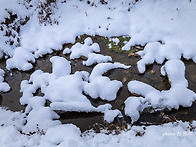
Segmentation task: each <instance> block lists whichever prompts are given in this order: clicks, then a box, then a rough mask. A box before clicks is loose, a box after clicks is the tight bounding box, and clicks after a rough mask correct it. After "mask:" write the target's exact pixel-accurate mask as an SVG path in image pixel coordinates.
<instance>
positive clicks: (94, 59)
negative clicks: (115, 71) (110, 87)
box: [83, 53, 112, 66]
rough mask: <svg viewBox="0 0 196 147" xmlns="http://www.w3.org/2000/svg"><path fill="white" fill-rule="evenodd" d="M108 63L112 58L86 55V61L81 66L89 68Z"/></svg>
mask: <svg viewBox="0 0 196 147" xmlns="http://www.w3.org/2000/svg"><path fill="white" fill-rule="evenodd" d="M109 61H112V57H110V56H104V55H101V54H95V53H91V54H89V55H88V59H87V60H86V61H83V65H86V66H91V65H93V64H96V63H107V62H109Z"/></svg>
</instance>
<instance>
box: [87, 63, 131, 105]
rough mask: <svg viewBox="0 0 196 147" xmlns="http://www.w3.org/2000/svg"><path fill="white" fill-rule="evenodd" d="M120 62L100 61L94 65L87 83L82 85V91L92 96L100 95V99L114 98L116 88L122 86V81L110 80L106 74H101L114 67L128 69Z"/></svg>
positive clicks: (110, 99) (108, 99) (109, 99)
mask: <svg viewBox="0 0 196 147" xmlns="http://www.w3.org/2000/svg"><path fill="white" fill-rule="evenodd" d="M130 67H131V66H126V65H124V64H121V63H117V62H116V63H100V64H98V65H96V66H95V67H94V69H93V71H92V72H91V74H90V76H89V83H88V82H86V83H85V85H84V92H85V93H86V94H88V95H90V96H91V97H92V98H98V97H100V98H101V99H102V100H107V101H112V100H114V99H115V98H116V95H117V92H118V90H119V89H120V88H121V87H122V82H120V81H117V80H110V79H109V78H108V77H106V76H102V74H104V73H105V72H107V71H108V70H111V69H115V68H124V69H128V68H130Z"/></svg>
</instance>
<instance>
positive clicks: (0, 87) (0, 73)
mask: <svg viewBox="0 0 196 147" xmlns="http://www.w3.org/2000/svg"><path fill="white" fill-rule="evenodd" d="M4 75H5V72H4V70H3V69H1V68H0V92H7V91H9V90H10V86H9V85H8V84H7V83H6V82H4Z"/></svg>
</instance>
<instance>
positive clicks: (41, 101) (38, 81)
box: [20, 40, 130, 132]
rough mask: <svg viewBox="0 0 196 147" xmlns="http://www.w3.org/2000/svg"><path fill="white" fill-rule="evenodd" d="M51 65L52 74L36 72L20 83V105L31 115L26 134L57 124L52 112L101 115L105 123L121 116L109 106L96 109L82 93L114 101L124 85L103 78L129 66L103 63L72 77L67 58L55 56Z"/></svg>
mask: <svg viewBox="0 0 196 147" xmlns="http://www.w3.org/2000/svg"><path fill="white" fill-rule="evenodd" d="M88 41H89V40H88ZM50 61H51V63H52V73H44V72H43V71H41V70H36V71H35V72H34V73H33V74H32V75H31V77H30V79H29V81H27V80H24V81H22V82H21V90H20V91H21V92H22V93H23V95H22V97H21V99H20V102H21V104H23V105H25V104H27V107H26V109H25V113H26V114H28V116H27V124H26V125H25V126H24V128H23V129H24V130H23V131H24V132H33V131H36V129H37V125H38V126H39V128H40V129H42V130H46V129H48V128H50V127H51V126H54V125H56V124H58V123H59V121H58V120H57V121H53V119H58V118H59V116H58V115H57V114H56V113H55V112H54V111H53V110H61V111H64V112H69V111H71V112H101V113H103V114H104V119H105V120H106V121H109V122H112V121H113V120H114V118H115V117H117V116H118V115H120V114H121V113H120V111H119V110H111V108H112V106H111V105H110V104H104V105H99V106H98V107H94V106H93V105H92V104H91V102H90V100H88V99H87V97H86V96H85V95H84V94H83V92H85V93H86V94H89V95H90V94H91V93H90V92H92V91H95V92H97V96H100V97H101V98H102V99H107V100H114V99H115V98H116V93H117V92H118V90H119V88H120V87H121V86H122V83H121V82H119V81H116V80H113V81H111V80H110V79H109V78H108V77H103V76H101V75H102V74H103V73H104V72H105V71H107V70H109V69H114V68H125V69H127V68H129V67H130V66H125V65H124V64H120V63H100V64H98V65H97V66H95V67H94V69H93V71H92V73H91V74H90V75H89V73H88V72H86V71H77V72H75V73H74V74H71V65H70V61H68V60H67V59H65V58H64V57H59V56H53V57H51V58H50ZM88 81H90V83H88ZM98 81H99V83H98ZM91 85H94V86H95V87H93V86H91ZM97 88H99V90H98V89H97ZM101 88H104V89H101ZM38 89H40V90H41V92H42V93H43V94H44V96H43V97H41V96H34V93H35V92H36V91H37V90H38ZM46 100H49V101H50V107H46V106H45V103H46ZM43 116H44V117H43Z"/></svg>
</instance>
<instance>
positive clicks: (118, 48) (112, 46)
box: [107, 36, 135, 54]
mask: <svg viewBox="0 0 196 147" xmlns="http://www.w3.org/2000/svg"><path fill="white" fill-rule="evenodd" d="M112 38H118V39H119V43H118V44H116V43H115V42H113V41H109V40H108V43H107V47H108V48H109V50H112V51H115V52H117V53H126V54H130V53H134V52H135V49H134V48H133V47H132V48H131V49H130V50H129V51H123V50H122V47H123V46H124V45H125V43H124V42H125V41H127V42H128V41H129V40H130V39H131V38H130V37H127V36H118V37H112Z"/></svg>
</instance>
